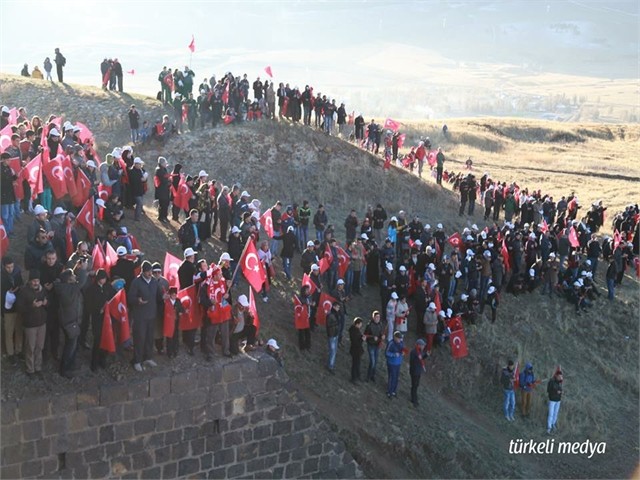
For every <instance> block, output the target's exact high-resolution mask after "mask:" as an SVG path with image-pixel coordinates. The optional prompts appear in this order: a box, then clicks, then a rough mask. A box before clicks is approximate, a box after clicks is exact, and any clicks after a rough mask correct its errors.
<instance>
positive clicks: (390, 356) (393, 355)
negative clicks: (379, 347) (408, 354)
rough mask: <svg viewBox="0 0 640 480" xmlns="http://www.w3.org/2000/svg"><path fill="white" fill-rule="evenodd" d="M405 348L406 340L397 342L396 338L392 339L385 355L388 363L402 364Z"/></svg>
mask: <svg viewBox="0 0 640 480" xmlns="http://www.w3.org/2000/svg"><path fill="white" fill-rule="evenodd" d="M403 349H404V342H402V340H401V341H400V342H398V343H396V342H395V341H394V340H390V341H389V344H388V345H387V350H386V351H385V355H386V356H387V364H388V365H402V350H403Z"/></svg>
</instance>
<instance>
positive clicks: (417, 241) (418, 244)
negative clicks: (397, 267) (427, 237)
mask: <svg viewBox="0 0 640 480" xmlns="http://www.w3.org/2000/svg"><path fill="white" fill-rule="evenodd" d="M414 245H417V246H419V247H421V246H422V242H421V241H420V239H418V240H416V241H415V242H414Z"/></svg>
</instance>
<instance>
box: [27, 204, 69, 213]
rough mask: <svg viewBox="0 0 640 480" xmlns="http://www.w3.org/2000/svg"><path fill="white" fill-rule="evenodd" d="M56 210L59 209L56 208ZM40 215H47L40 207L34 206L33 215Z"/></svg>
mask: <svg viewBox="0 0 640 480" xmlns="http://www.w3.org/2000/svg"><path fill="white" fill-rule="evenodd" d="M57 208H61V207H57ZM42 213H47V210H46V209H45V208H44V207H43V206H42V205H36V206H35V208H34V209H33V214H34V215H40V214H42ZM64 213H67V212H64Z"/></svg>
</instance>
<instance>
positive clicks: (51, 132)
mask: <svg viewBox="0 0 640 480" xmlns="http://www.w3.org/2000/svg"><path fill="white" fill-rule="evenodd" d="M49 135H51V136H53V137H59V136H60V132H59V131H58V129H57V128H52V129H51V130H49Z"/></svg>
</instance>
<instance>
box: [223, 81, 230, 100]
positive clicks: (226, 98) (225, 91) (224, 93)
mask: <svg viewBox="0 0 640 480" xmlns="http://www.w3.org/2000/svg"><path fill="white" fill-rule="evenodd" d="M222 103H223V104H224V105H226V104H227V103H229V81H228V80H227V85H226V86H225V87H224V92H222Z"/></svg>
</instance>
